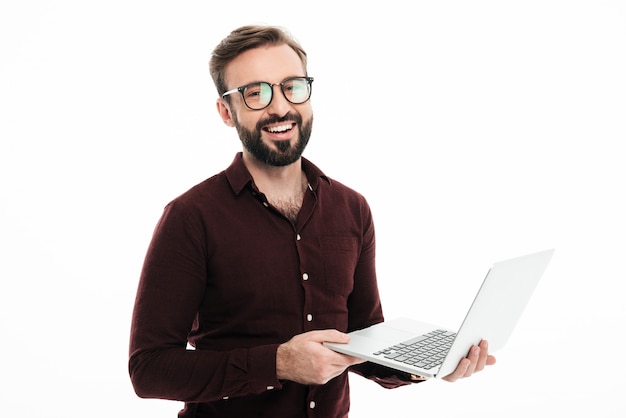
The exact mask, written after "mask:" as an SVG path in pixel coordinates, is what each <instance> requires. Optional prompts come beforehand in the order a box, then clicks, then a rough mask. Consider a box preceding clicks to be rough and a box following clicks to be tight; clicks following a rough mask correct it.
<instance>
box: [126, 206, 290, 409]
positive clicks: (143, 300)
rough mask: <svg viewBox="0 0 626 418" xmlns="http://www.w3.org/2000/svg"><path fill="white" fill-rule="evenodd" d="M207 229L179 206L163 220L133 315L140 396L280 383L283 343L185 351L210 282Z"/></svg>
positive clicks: (207, 393)
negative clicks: (278, 363)
mask: <svg viewBox="0 0 626 418" xmlns="http://www.w3.org/2000/svg"><path fill="white" fill-rule="evenodd" d="M202 231H203V226H202V225H201V224H200V223H199V222H198V220H197V219H196V218H195V216H194V214H193V213H189V211H188V210H186V208H184V207H183V206H182V205H180V204H171V205H169V206H168V207H167V208H166V210H165V212H164V214H163V217H162V218H161V220H160V222H159V224H158V225H157V227H156V229H155V232H154V235H153V239H152V242H151V244H150V247H149V249H148V252H147V255H146V259H145V262H144V267H143V270H142V274H141V278H140V282H139V287H138V291H137V297H136V302H135V308H134V312H133V319H132V328H131V340H130V341H131V342H130V360H129V368H130V376H131V381H132V383H133V386H134V388H135V391H136V392H137V394H138V395H139V396H142V397H152V398H165V399H174V400H181V401H204V402H208V401H214V400H218V399H222V398H224V397H227V396H241V395H247V394H252V393H260V392H263V391H266V390H267V388H268V387H280V383H279V382H278V381H277V380H276V349H277V346H278V345H277V344H268V345H261V346H257V347H251V348H247V349H246V348H241V349H233V350H225V351H222V350H220V351H211V350H187V349H186V346H187V337H188V334H189V333H190V331H191V329H192V326H193V323H194V320H195V318H196V313H197V311H198V306H199V305H200V303H201V299H202V297H203V295H204V292H205V286H206V276H207V268H206V260H207V255H206V245H205V244H204V243H203V236H202V235H203V234H202Z"/></svg>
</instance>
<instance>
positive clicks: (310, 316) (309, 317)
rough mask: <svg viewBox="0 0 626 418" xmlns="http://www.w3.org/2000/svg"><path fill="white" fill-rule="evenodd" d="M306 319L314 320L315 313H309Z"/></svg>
mask: <svg viewBox="0 0 626 418" xmlns="http://www.w3.org/2000/svg"><path fill="white" fill-rule="evenodd" d="M306 320H307V321H309V322H311V321H312V320H313V315H311V314H308V315H307V316H306Z"/></svg>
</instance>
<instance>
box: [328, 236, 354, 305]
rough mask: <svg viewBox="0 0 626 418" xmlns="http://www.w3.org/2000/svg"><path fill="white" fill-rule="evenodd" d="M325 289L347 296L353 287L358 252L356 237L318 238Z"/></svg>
mask: <svg viewBox="0 0 626 418" xmlns="http://www.w3.org/2000/svg"><path fill="white" fill-rule="evenodd" d="M319 244H320V249H321V253H322V259H323V264H324V279H325V283H326V288H327V289H328V290H329V291H331V292H334V293H339V294H341V295H349V294H350V293H351V292H352V288H353V286H354V271H355V269H356V265H357V261H358V257H359V250H358V240H357V239H356V237H347V236H346V237H337V236H333V237H329V236H326V237H320V238H319Z"/></svg>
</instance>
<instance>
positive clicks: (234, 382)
mask: <svg viewBox="0 0 626 418" xmlns="http://www.w3.org/2000/svg"><path fill="white" fill-rule="evenodd" d="M302 168H303V171H304V172H305V174H306V176H307V179H308V182H309V185H308V188H307V190H306V192H305V196H304V199H303V202H302V207H301V209H300V212H299V214H298V217H297V219H296V222H295V224H294V223H292V222H291V221H290V220H289V219H288V218H286V217H285V216H283V215H282V214H281V213H280V212H279V211H278V210H276V209H275V208H274V207H272V205H271V204H269V202H268V201H267V199H266V198H265V196H264V195H263V193H262V191H260V190H258V189H257V187H256V186H255V184H254V181H253V179H252V177H251V175H250V173H249V172H248V170H247V169H246V167H245V165H244V163H243V160H242V156H241V153H239V154H237V156H236V157H235V159H234V161H233V163H232V164H231V165H230V166H229V167H228V168H227V169H226V170H224V171H223V172H221V173H219V174H217V175H215V176H213V177H211V178H209V179H207V180H205V181H204V182H202V183H200V184H198V185H197V186H195V187H193V188H192V189H190V190H189V191H187V192H186V193H184V194H182V195H181V196H179V197H177V198H176V199H174V200H173V201H172V202H170V203H169V204H168V205H167V206H166V208H165V210H164V213H163V215H162V217H161V219H160V220H159V222H158V224H157V226H156V228H155V231H154V235H153V237H152V241H151V243H150V246H149V248H148V251H147V254H146V258H145V261H144V266H143V269H142V273H141V277H140V281H139V286H138V291H137V296H136V302H135V308H134V312H133V318H132V329H131V338H130V360H129V368H130V375H131V381H132V383H133V385H134V388H135V391H136V392H137V394H138V395H139V396H141V397H150V398H162V399H172V400H179V401H184V402H185V409H184V410H183V411H181V413H180V415H179V416H180V417H249V416H250V417H252V416H268V417H281V418H287V417H305V416H319V417H324V418H330V417H343V416H347V413H348V410H349V405H350V402H349V388H348V376H347V372H346V373H344V374H342V375H341V376H338V377H336V378H335V379H333V380H331V381H330V382H328V383H327V384H325V385H321V386H307V385H302V384H298V383H295V382H290V381H281V380H278V379H277V376H276V351H277V348H278V345H280V344H282V343H284V342H286V341H288V340H289V339H290V338H292V337H293V336H294V335H297V334H300V333H303V332H306V331H311V330H320V329H338V330H340V331H343V332H348V331H351V330H355V329H360V328H364V327H366V326H369V325H372V324H375V323H378V322H381V321H383V314H382V309H381V303H380V300H379V294H378V288H377V283H376V271H375V236H374V224H373V221H372V214H371V211H370V208H369V206H368V204H367V202H366V200H365V198H364V197H363V196H362V195H360V194H359V193H357V192H355V191H354V190H351V189H350V188H348V187H346V186H344V185H342V184H341V183H339V182H337V181H335V180H331V179H329V178H328V177H327V176H325V175H324V174H323V173H322V172H321V171H320V169H318V168H317V167H316V166H315V165H313V164H312V163H311V162H310V161H308V160H306V159H304V158H303V159H302ZM353 371H355V372H357V373H359V374H362V375H364V376H366V377H368V378H372V379H375V380H376V381H377V382H378V383H379V384H381V385H383V386H385V387H395V386H399V385H402V384H405V383H406V382H404V380H406V378H405V377H404V376H400V377H397V376H396V375H397V374H398V373H395V374H394V373H393V372H390V371H389V370H388V369H383V368H380V367H378V366H373V365H372V364H370V363H364V364H362V365H358V366H355V367H354V368H353Z"/></svg>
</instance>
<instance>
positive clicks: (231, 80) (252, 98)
mask: <svg viewBox="0 0 626 418" xmlns="http://www.w3.org/2000/svg"><path fill="white" fill-rule="evenodd" d="M209 67H210V71H211V76H212V78H213V81H214V82H215V86H216V88H217V91H218V93H219V95H220V97H219V98H218V100H217V109H218V112H219V114H220V116H221V117H222V120H223V121H224V123H226V124H227V125H228V126H233V127H235V128H236V129H237V132H238V133H239V137H240V139H241V141H242V143H243V145H244V153H247V154H248V155H249V156H252V157H254V158H255V159H257V160H259V161H260V162H262V163H265V164H268V165H272V166H285V165H288V164H291V163H293V162H295V161H297V160H298V159H299V158H300V156H301V154H302V152H303V151H304V149H305V147H306V145H307V143H308V140H309V137H310V134H311V126H312V122H313V112H312V108H311V104H310V101H309V97H310V93H311V83H312V81H313V80H312V79H311V78H309V77H308V76H307V71H306V53H305V52H304V50H303V49H302V47H300V45H299V44H298V43H297V42H296V41H295V40H294V39H293V38H291V37H290V36H289V35H288V34H287V33H286V32H284V31H283V30H281V29H279V28H276V27H271V26H244V27H242V28H239V29H236V30H234V31H233V32H231V33H230V35H229V36H227V37H226V38H225V39H224V40H223V41H222V42H221V43H220V44H219V45H218V46H217V47H216V48H215V50H214V51H213V55H212V57H211V61H210V66H209Z"/></svg>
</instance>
